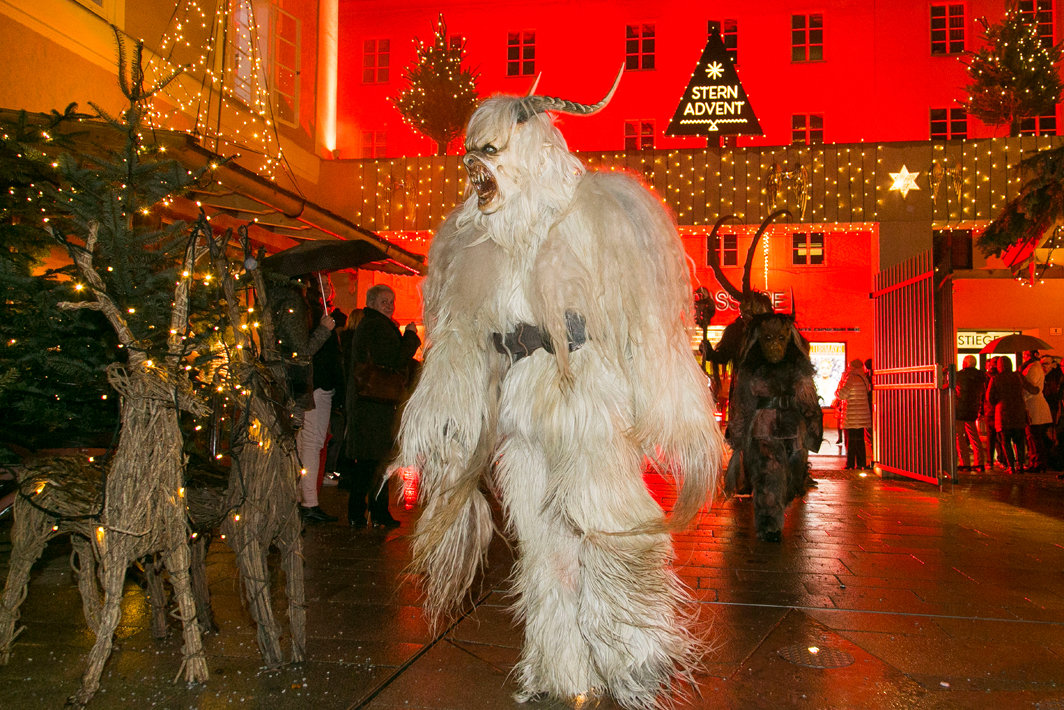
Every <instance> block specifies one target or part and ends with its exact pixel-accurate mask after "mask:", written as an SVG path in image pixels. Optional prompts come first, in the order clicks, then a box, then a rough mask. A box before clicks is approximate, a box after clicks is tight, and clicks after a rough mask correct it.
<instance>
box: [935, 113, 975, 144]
mask: <svg viewBox="0 0 1064 710" xmlns="http://www.w3.org/2000/svg"><path fill="white" fill-rule="evenodd" d="M939 112H944V115H942V116H940V117H936V115H935V114H936V113H939ZM960 123H963V125H964V130H963V132H960V133H959V132H958V131H956V130H955V128H956V127H957V124H960ZM936 125H938V126H940V127H941V129H942V130H940V131H939V132H938V133H936V132H935V126H936ZM928 132H929V135H930V139H931V140H933V141H953V140H967V139H968V112H967V111H965V110H964V109H963V108H960V107H949V108H932V109H931V110H930V113H929V125H928Z"/></svg>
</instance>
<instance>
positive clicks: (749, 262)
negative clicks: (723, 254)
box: [743, 210, 791, 296]
mask: <svg viewBox="0 0 1064 710" xmlns="http://www.w3.org/2000/svg"><path fill="white" fill-rule="evenodd" d="M780 215H787V216H788V217H790V216H791V213H790V211H788V210H776V211H775V212H773V213H772V214H770V215H769V216H768V217H765V221H763V222H762V223H761V226H760V227H758V228H757V232H755V233H754V241H752V242H750V248H749V249H747V250H746V263H745V264H743V295H744V296H746V295H748V294H749V293H750V268H751V267H752V266H753V265H754V250H755V249H757V244H758V242H760V241H761V235H762V234H764V233H765V230H766V229H768V225H770V224H772V221H773V220H775V219H776V218H777V217H779V216H780Z"/></svg>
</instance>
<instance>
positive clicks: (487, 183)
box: [466, 161, 498, 207]
mask: <svg viewBox="0 0 1064 710" xmlns="http://www.w3.org/2000/svg"><path fill="white" fill-rule="evenodd" d="M466 172H468V173H469V184H470V185H472V186H473V189H474V190H476V192H477V204H478V205H480V206H481V207H483V206H485V205H487V204H488V203H489V202H491V201H492V200H493V199H495V193H496V191H497V190H498V186H497V185H496V184H495V177H494V176H493V175H492V174H491V171H490V170H488V169H487V167H485V166H484V164H483V163H481V162H480V161H474V162H472V164H471V165H467V166H466Z"/></svg>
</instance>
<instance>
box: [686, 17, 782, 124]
mask: <svg viewBox="0 0 1064 710" xmlns="http://www.w3.org/2000/svg"><path fill="white" fill-rule="evenodd" d="M665 132H666V133H667V134H668V135H670V136H712V135H746V136H760V135H763V134H764V131H762V130H761V124H760V123H758V121H757V116H756V115H754V109H753V108H752V107H751V106H750V101H749V100H748V99H747V97H746V91H745V90H744V89H743V85H742V82H740V81H739V75H738V74H737V73H736V71H735V65H734V64H732V61H731V58H730V57H729V56H728V51H727V50H726V49H725V48H724V41H723V40H722V39H721V38H720V33H719V32H716V31H711V32H710V33H709V40H708V41H707V42H706V48H705V49H703V50H702V57H701V58H700V59H699V60H698V65H697V66H696V67H695V71H694V73H693V74H692V75H691V80H690V81H689V82H688V83H687V90H686V91H684V95H683V98H682V99H681V100H680V105H679V106H677V107H676V113H675V114H673V117H672V120H671V121H669V127H668V129H667V130H666V131H665Z"/></svg>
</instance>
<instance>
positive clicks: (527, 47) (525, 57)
mask: <svg viewBox="0 0 1064 710" xmlns="http://www.w3.org/2000/svg"><path fill="white" fill-rule="evenodd" d="M535 73H536V33H535V32H510V33H509V34H507V35H506V76H532V75H533V74H535Z"/></svg>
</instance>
